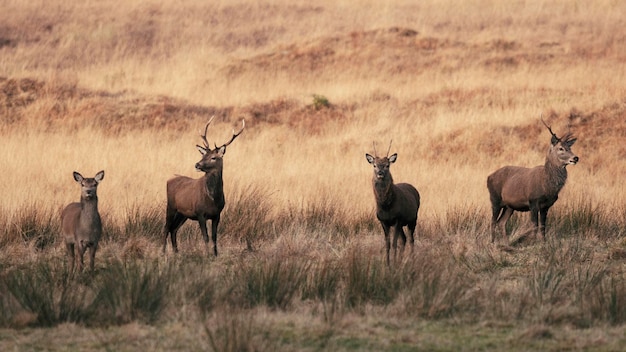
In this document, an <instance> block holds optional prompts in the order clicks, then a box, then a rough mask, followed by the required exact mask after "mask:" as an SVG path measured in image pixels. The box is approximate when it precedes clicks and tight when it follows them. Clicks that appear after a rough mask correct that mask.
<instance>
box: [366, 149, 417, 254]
mask: <svg viewBox="0 0 626 352" xmlns="http://www.w3.org/2000/svg"><path fill="white" fill-rule="evenodd" d="M390 150H391V142H389V149H388V150H387V156H384V157H378V156H377V152H376V144H374V156H372V155H370V154H367V153H366V154H365V158H366V159H367V162H368V163H370V164H371V165H372V166H373V167H374V175H373V177H372V186H373V189H374V198H375V200H376V218H377V219H378V221H380V224H381V225H382V228H383V232H384V234H385V251H386V254H385V258H386V262H387V266H389V250H390V247H391V243H390V235H389V233H390V230H392V229H393V251H394V260H395V258H396V254H397V249H398V238H400V239H401V248H400V255H402V253H403V252H404V247H405V245H406V240H407V238H406V234H405V232H404V227H405V226H406V227H407V228H408V230H409V244H410V245H411V251H413V247H414V241H415V240H414V233H415V227H416V225H417V213H418V211H419V207H420V194H419V192H418V191H417V189H416V188H415V187H413V186H412V185H410V184H408V183H398V184H395V183H394V182H393V177H391V172H390V170H389V167H390V166H391V164H393V163H395V162H396V160H397V158H398V154H397V153H394V154H393V155H391V156H388V155H389V151H390Z"/></svg>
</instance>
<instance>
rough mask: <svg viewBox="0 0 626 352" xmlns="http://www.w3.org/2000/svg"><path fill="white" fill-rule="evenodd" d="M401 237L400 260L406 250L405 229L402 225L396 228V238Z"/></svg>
mask: <svg viewBox="0 0 626 352" xmlns="http://www.w3.org/2000/svg"><path fill="white" fill-rule="evenodd" d="M398 236H399V237H400V258H402V257H403V256H404V248H405V247H406V234H405V233H404V228H403V227H402V226H400V225H398V226H397V227H396V238H397V237H398Z"/></svg>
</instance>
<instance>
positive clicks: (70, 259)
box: [65, 243, 76, 272]
mask: <svg viewBox="0 0 626 352" xmlns="http://www.w3.org/2000/svg"><path fill="white" fill-rule="evenodd" d="M65 248H66V249H67V265H68V267H69V270H70V272H74V260H75V259H76V253H75V252H74V243H66V244H65Z"/></svg>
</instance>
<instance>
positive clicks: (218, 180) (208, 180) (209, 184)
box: [204, 170, 224, 200]
mask: <svg viewBox="0 0 626 352" xmlns="http://www.w3.org/2000/svg"><path fill="white" fill-rule="evenodd" d="M204 185H205V190H206V193H207V194H208V195H209V197H211V198H213V200H218V199H223V198H224V183H223V181H222V170H213V171H210V172H207V173H206V174H205V175H204Z"/></svg>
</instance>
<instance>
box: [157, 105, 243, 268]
mask: <svg viewBox="0 0 626 352" xmlns="http://www.w3.org/2000/svg"><path fill="white" fill-rule="evenodd" d="M212 121H213V117H212V118H211V119H210V120H209V122H207V124H206V126H205V127H204V133H203V134H201V135H200V137H201V138H202V141H203V142H204V145H203V146H201V145H196V147H197V149H198V151H200V154H202V159H200V161H198V162H197V163H196V170H198V171H201V172H204V176H202V177H201V178H199V179H193V178H190V177H186V176H176V177H174V178H172V179H170V180H168V181H167V211H166V217H165V238H164V241H163V253H165V248H166V246H167V237H168V236H171V242H172V248H173V250H174V252H178V246H177V244H176V232H178V229H179V228H180V227H181V226H182V225H183V223H184V222H185V221H187V219H191V220H195V221H197V222H198V224H199V225H200V231H201V232H202V237H203V239H204V242H205V244H206V246H207V250H208V245H209V235H208V233H207V225H206V222H207V220H211V239H212V240H213V254H214V255H215V256H217V226H218V225H219V222H220V214H221V212H222V209H224V205H225V203H226V202H225V199H224V188H223V181H222V170H223V166H224V164H223V157H224V153H226V147H227V146H228V145H230V143H232V142H233V141H234V140H235V138H237V137H238V136H239V135H240V134H241V132H243V129H244V128H245V127H246V122H245V120H242V126H241V129H240V130H239V132H235V131H234V130H233V136H232V137H231V139H230V140H229V141H228V142H226V143H225V144H223V145H222V146H221V147H218V146H217V144H214V145H215V149H211V147H210V145H209V142H208V141H207V138H206V134H207V130H208V128H209V125H210V124H211V122H212Z"/></svg>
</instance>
